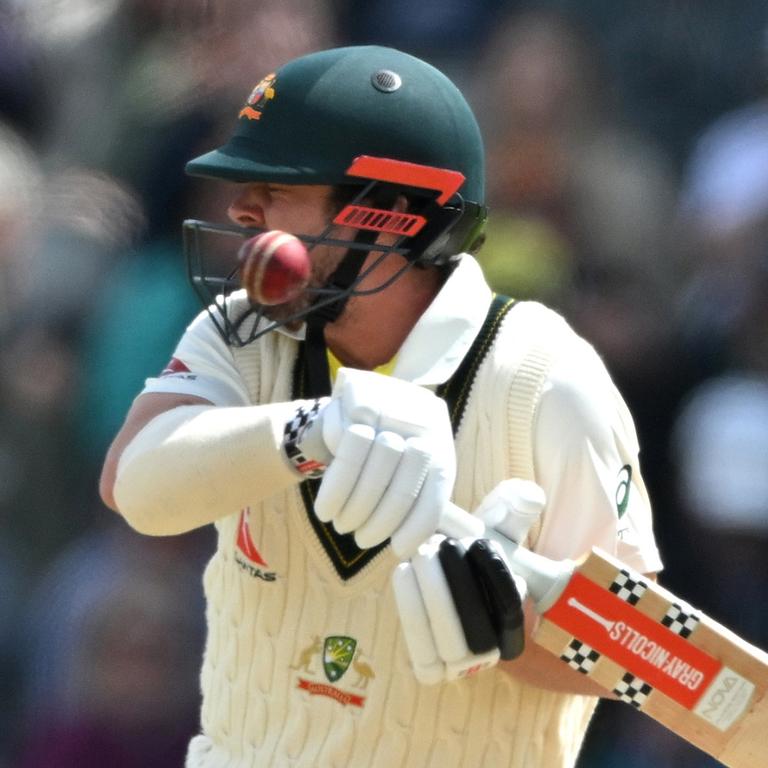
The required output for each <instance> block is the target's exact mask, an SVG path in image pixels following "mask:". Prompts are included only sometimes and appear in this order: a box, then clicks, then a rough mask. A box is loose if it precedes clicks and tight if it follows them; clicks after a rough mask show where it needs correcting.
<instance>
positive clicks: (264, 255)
mask: <svg viewBox="0 0 768 768" xmlns="http://www.w3.org/2000/svg"><path fill="white" fill-rule="evenodd" d="M238 258H239V260H240V282H241V284H242V286H243V288H245V291H246V293H247V294H248V298H249V299H250V300H251V301H254V302H257V303H258V304H284V303H285V302H286V301H290V300H291V299H294V298H296V296H298V295H299V294H300V293H301V292H302V291H303V290H304V289H305V288H306V287H307V284H308V283H309V278H310V273H311V265H310V261H309V254H308V253H307V249H306V247H305V246H304V243H302V242H301V240H299V238H298V237H295V236H294V235H291V234H289V233H288V232H280V231H279V230H272V231H270V232H262V233H261V234H260V235H257V236H256V237H252V238H250V239H249V240H246V241H245V242H244V243H243V245H242V246H241V248H240V253H239V254H238Z"/></svg>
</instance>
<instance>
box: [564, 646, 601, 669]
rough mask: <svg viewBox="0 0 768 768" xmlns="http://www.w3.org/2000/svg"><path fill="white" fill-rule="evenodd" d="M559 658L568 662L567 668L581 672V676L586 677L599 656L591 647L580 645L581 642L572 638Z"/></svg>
mask: <svg viewBox="0 0 768 768" xmlns="http://www.w3.org/2000/svg"><path fill="white" fill-rule="evenodd" d="M560 658H561V659H562V660H563V661H566V662H568V666H569V667H570V668H571V669H575V670H576V671H577V672H581V674H582V675H588V674H590V672H592V670H593V669H594V668H595V664H597V661H598V659H599V658H600V654H599V653H598V652H597V651H596V650H595V649H594V648H592V646H590V645H587V644H586V643H582V642H581V640H577V639H576V638H575V637H574V638H573V639H572V640H571V642H570V643H568V645H567V647H566V648H565V650H564V651H563V652H562V654H561V655H560Z"/></svg>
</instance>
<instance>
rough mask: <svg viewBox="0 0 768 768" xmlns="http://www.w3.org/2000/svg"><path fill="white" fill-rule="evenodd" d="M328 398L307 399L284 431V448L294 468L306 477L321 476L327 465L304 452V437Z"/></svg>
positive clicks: (287, 423)
mask: <svg viewBox="0 0 768 768" xmlns="http://www.w3.org/2000/svg"><path fill="white" fill-rule="evenodd" d="M326 402H327V398H323V399H317V400H306V401H304V402H303V403H302V404H301V405H300V406H299V407H298V408H297V409H296V413H295V414H294V415H293V418H292V419H290V420H289V421H287V422H286V424H285V430H284V431H283V450H284V451H285V455H286V456H287V457H288V461H290V462H291V464H292V465H293V467H294V469H296V471H297V472H298V473H299V474H300V475H301V476H302V477H304V478H320V477H322V476H323V472H325V469H326V465H325V464H323V463H322V462H321V461H317V460H316V459H313V458H311V457H308V456H306V455H305V454H304V450H303V448H302V439H303V437H304V435H305V434H306V431H307V429H308V428H309V426H310V425H311V424H312V422H313V421H314V420H315V419H316V418H317V417H318V415H319V414H320V410H321V408H322V407H323V406H324V405H325V403H326Z"/></svg>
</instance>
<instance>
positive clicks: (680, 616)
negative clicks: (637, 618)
mask: <svg viewBox="0 0 768 768" xmlns="http://www.w3.org/2000/svg"><path fill="white" fill-rule="evenodd" d="M699 621H700V619H699V617H698V616H697V615H696V613H695V612H694V610H693V608H691V606H690V605H678V604H677V603H672V605H670V606H669V609H668V610H667V612H666V613H665V614H664V617H663V618H662V619H661V623H662V624H663V625H664V626H665V627H667V629H670V630H672V632H674V633H675V634H676V635H680V637H689V636H690V634H691V632H693V630H694V629H696V627H698V626H699Z"/></svg>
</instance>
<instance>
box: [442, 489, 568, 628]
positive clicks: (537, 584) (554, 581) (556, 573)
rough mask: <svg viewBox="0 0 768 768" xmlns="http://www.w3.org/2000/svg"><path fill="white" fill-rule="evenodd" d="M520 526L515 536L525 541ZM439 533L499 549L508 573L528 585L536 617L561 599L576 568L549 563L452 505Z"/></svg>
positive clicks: (554, 561) (563, 564)
mask: <svg viewBox="0 0 768 768" xmlns="http://www.w3.org/2000/svg"><path fill="white" fill-rule="evenodd" d="M523 527H524V526H523V524H522V523H520V524H519V525H518V528H517V530H518V533H522V535H521V537H520V538H521V540H523V539H524V538H525V535H526V534H527V532H528V531H527V529H525V531H524V532H523ZM440 530H441V532H442V533H444V534H446V535H448V536H453V537H454V538H458V539H461V538H466V537H470V538H473V539H490V540H491V541H494V542H496V544H498V545H499V547H500V549H501V551H502V553H503V555H504V558H505V560H506V561H507V565H508V566H509V569H510V570H511V571H512V572H513V573H515V574H517V575H518V576H521V577H522V578H523V579H524V580H525V582H526V584H527V585H528V593H529V594H530V596H531V597H532V598H533V601H534V608H535V609H536V611H537V612H538V613H544V612H545V611H547V610H549V608H551V607H552V606H553V605H554V604H555V603H556V602H557V599H558V598H559V597H560V595H562V593H563V591H564V590H565V587H566V585H567V584H568V582H569V581H570V578H571V576H572V575H573V571H574V569H575V567H576V565H575V563H574V562H573V561H572V560H551V559H550V558H548V557H544V556H543V555H539V554H537V553H536V552H531V551H530V550H529V549H525V547H521V546H520V544H518V543H517V542H516V541H512V539H510V538H509V537H508V536H505V535H504V534H503V533H501V532H500V531H498V530H496V529H495V528H492V527H490V526H486V524H485V523H484V522H483V521H482V520H481V519H480V518H479V517H476V516H475V515H470V514H469V513H468V512H465V511H464V510H463V509H461V508H460V507H457V506H456V505H455V504H448V506H447V507H446V508H445V509H444V510H443V512H442V514H441V518H440Z"/></svg>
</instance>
